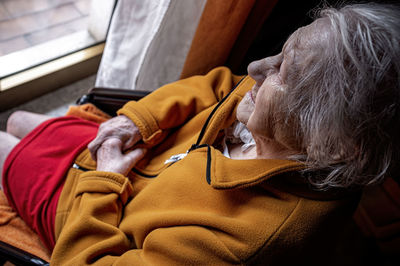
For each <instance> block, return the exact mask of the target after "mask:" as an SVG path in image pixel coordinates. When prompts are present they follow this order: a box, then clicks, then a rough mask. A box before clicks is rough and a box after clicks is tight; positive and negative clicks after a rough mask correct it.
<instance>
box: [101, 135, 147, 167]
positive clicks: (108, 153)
mask: <svg viewBox="0 0 400 266" xmlns="http://www.w3.org/2000/svg"><path fill="white" fill-rule="evenodd" d="M144 155H145V150H144V149H134V150H132V151H130V152H128V153H126V154H124V153H123V152H122V142H121V140H119V139H117V138H110V139H108V140H106V141H105V142H104V143H103V144H102V145H101V146H100V148H99V149H98V151H97V170H98V171H106V172H113V173H120V174H123V175H126V174H127V173H128V172H129V171H130V170H131V168H132V167H133V166H134V165H135V164H136V163H137V162H138V161H139V160H141V159H142V158H143V156H144Z"/></svg>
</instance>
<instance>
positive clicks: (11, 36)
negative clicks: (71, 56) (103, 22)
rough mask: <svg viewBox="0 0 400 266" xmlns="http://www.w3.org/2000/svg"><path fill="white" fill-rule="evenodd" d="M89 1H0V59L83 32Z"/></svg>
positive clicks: (85, 26)
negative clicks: (2, 56) (3, 56)
mask: <svg viewBox="0 0 400 266" xmlns="http://www.w3.org/2000/svg"><path fill="white" fill-rule="evenodd" d="M90 4H91V0H0V56H1V55H5V54H8V53H12V52H15V51H18V50H21V49H25V48H29V47H32V46H34V45H37V44H40V43H43V42H46V41H49V40H53V39H56V38H59V37H62V36H65V35H68V34H71V33H74V32H77V31H80V30H84V29H86V28H87V23H88V16H89V10H90Z"/></svg>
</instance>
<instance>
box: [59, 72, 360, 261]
mask: <svg viewBox="0 0 400 266" xmlns="http://www.w3.org/2000/svg"><path fill="white" fill-rule="evenodd" d="M241 79H242V77H238V76H234V75H232V73H231V72H230V71H229V70H228V69H226V68H217V69H215V70H213V71H211V72H210V73H208V74H207V75H205V76H195V77H192V78H189V79H185V80H181V81H178V82H175V83H172V84H169V85H166V86H164V87H162V88H160V89H158V90H157V91H155V92H154V93H152V94H151V95H149V96H147V97H145V98H144V99H142V100H140V101H138V102H129V103H127V104H126V105H125V106H124V107H123V108H122V109H121V110H119V114H124V115H126V116H128V117H129V118H130V119H132V121H134V122H135V124H136V125H137V126H138V127H139V130H140V132H141V134H142V136H143V144H142V145H144V146H147V147H148V148H149V152H148V153H147V155H146V157H145V158H144V159H143V160H142V161H141V162H140V163H138V164H137V165H136V166H135V168H134V169H133V170H132V171H131V173H130V174H129V175H128V176H127V177H126V176H123V175H120V174H113V173H108V172H99V171H95V168H96V164H95V162H94V161H93V160H92V159H91V158H90V154H89V152H88V151H87V150H85V151H84V152H83V153H82V154H80V155H79V156H78V158H77V159H76V164H78V165H79V166H80V168H81V169H85V170H79V169H75V168H74V169H70V170H69V173H68V177H67V179H66V183H65V185H64V189H63V191H62V194H61V197H60V200H59V203H58V208H57V216H56V226H55V227H56V228H55V234H56V237H57V242H56V246H55V249H54V252H53V254H52V263H53V264H54V265H87V264H95V265H111V264H113V265H114V264H115V265H250V264H255V265H259V264H267V265H287V264H286V263H299V262H300V261H302V260H303V261H307V262H309V261H313V260H318V259H321V256H323V257H324V261H326V260H328V259H329V257H328V253H329V252H328V251H331V250H332V246H333V245H334V241H333V240H334V236H335V235H337V232H338V231H339V230H340V228H341V226H342V225H343V224H344V223H345V222H346V221H347V220H348V219H349V218H351V213H352V211H353V210H354V208H355V205H356V203H357V199H358V198H357V197H349V196H347V195H346V194H343V193H338V194H336V193H330V192H315V191H313V190H311V189H310V188H309V186H308V185H307V183H306V182H305V181H304V178H303V177H302V175H301V173H300V172H299V170H301V169H303V165H302V164H300V163H297V162H293V161H288V160H265V159H264V160H232V159H229V158H226V157H225V156H224V155H223V154H222V153H221V152H220V151H219V150H218V149H216V148H214V146H216V144H217V143H218V142H219V141H220V139H221V137H222V132H223V129H224V128H226V127H228V126H230V125H231V124H232V123H233V122H234V121H235V117H236V115H235V110H236V107H237V105H238V103H239V102H240V100H241V99H242V97H243V96H244V95H245V93H246V92H247V91H248V90H249V89H250V88H251V87H252V86H253V84H254V81H253V80H252V79H251V78H249V77H245V78H244V79H243V80H241ZM237 84H238V85H237ZM193 144H195V145H193ZM213 144H214V145H213ZM188 150H189V152H188V154H187V156H186V157H184V158H183V159H181V160H180V161H177V162H175V163H167V164H165V163H164V162H165V161H166V160H167V159H169V158H170V157H171V156H172V155H176V154H181V153H186V152H187V151H188ZM311 254H312V256H310V255H311Z"/></svg>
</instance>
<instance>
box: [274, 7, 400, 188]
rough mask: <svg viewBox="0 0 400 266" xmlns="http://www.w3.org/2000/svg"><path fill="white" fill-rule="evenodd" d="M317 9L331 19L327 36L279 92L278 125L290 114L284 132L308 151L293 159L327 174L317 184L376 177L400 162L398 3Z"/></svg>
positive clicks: (367, 180)
mask: <svg viewBox="0 0 400 266" xmlns="http://www.w3.org/2000/svg"><path fill="white" fill-rule="evenodd" d="M318 16H319V17H320V18H327V19H328V20H329V22H330V25H329V31H330V32H329V43H327V42H325V43H324V44H321V45H323V46H324V47H320V48H321V49H316V51H315V53H318V54H317V55H315V56H314V57H313V58H314V59H312V60H311V61H310V62H308V63H306V64H305V66H302V67H301V69H299V72H298V74H297V75H296V77H297V78H295V79H294V80H295V81H296V84H294V85H293V86H289V88H291V89H288V91H287V93H285V95H284V97H282V99H281V103H282V108H280V111H279V112H280V113H281V115H282V116H281V117H285V121H284V123H282V121H281V123H278V124H281V128H280V129H279V130H281V131H284V130H289V128H288V125H291V126H292V128H293V123H292V122H293V121H295V123H294V124H295V125H296V126H295V127H294V128H295V129H294V130H295V132H293V129H292V133H289V134H295V139H298V140H300V141H299V143H300V144H299V145H300V149H301V150H302V151H303V152H304V154H306V155H305V156H304V157H299V156H297V157H296V158H297V159H301V160H303V161H304V162H306V164H307V165H308V166H309V169H311V170H318V169H320V170H324V172H325V173H326V171H327V173H328V174H324V175H312V177H311V178H309V181H310V182H311V183H312V184H313V185H315V186H316V187H318V188H320V189H327V188H332V187H353V186H365V185H371V184H376V183H379V182H381V181H382V180H383V178H384V177H385V176H387V175H389V174H391V173H393V172H395V171H397V170H398V169H399V167H398V166H397V165H400V160H399V159H400V156H399V153H400V47H399V45H400V8H399V7H398V6H394V5H385V4H374V3H368V4H354V5H348V6H344V7H342V8H339V9H336V8H324V9H322V10H319V12H318ZM321 42H323V41H321ZM285 106H286V108H285ZM285 109H286V110H285ZM287 110H288V111H287ZM289 120H290V121H289ZM285 125H286V126H285ZM285 127H286V128H285Z"/></svg>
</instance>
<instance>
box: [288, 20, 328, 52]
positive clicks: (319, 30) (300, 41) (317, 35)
mask: <svg viewBox="0 0 400 266" xmlns="http://www.w3.org/2000/svg"><path fill="white" fill-rule="evenodd" d="M329 25H330V22H329V20H328V19H327V18H319V19H317V20H315V21H314V22H313V23H311V24H309V25H307V26H304V27H300V28H298V29H297V30H296V31H295V32H294V33H292V34H291V35H290V36H289V38H288V40H287V41H286V43H285V45H284V47H283V50H284V49H306V48H311V47H310V46H313V45H314V44H317V43H322V42H324V41H325V40H326V39H327V37H328V35H329V34H328V33H329Z"/></svg>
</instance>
